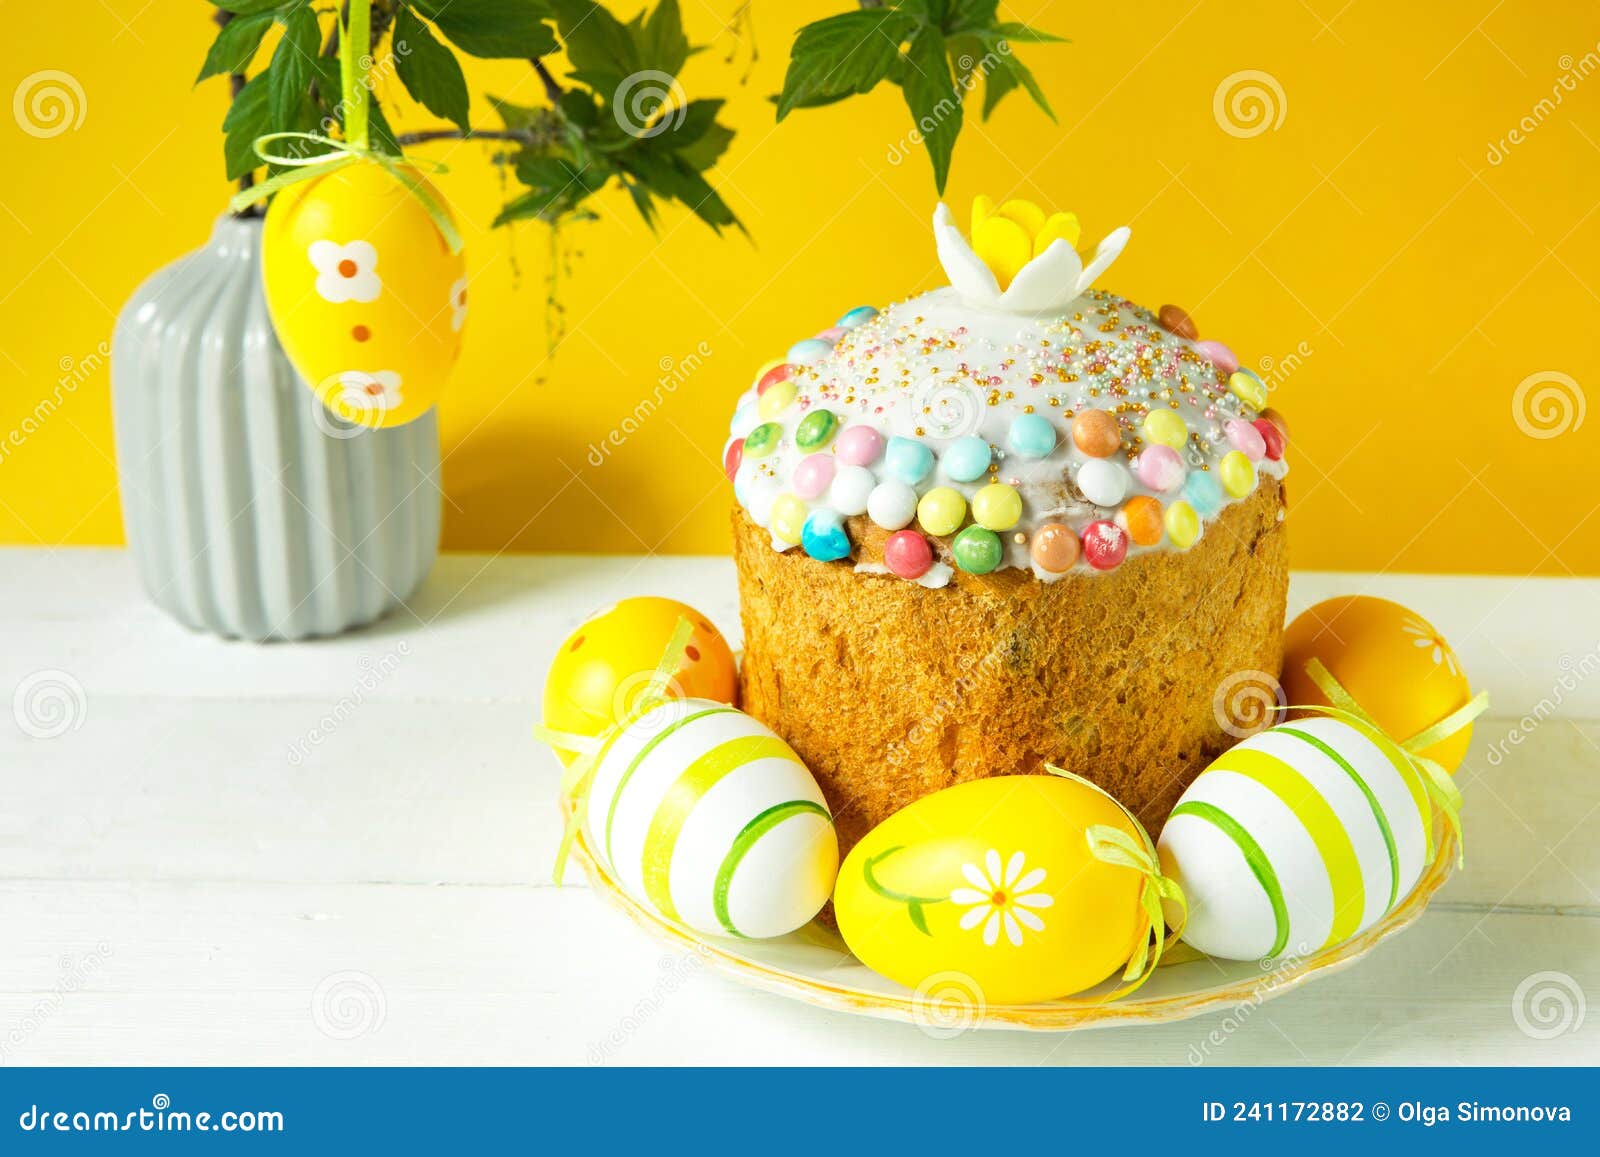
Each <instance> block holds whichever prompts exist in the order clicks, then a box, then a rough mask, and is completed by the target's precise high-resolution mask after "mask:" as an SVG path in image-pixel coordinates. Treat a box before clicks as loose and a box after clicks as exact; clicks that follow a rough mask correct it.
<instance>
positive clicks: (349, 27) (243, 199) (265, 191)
mask: <svg viewBox="0 0 1600 1157" xmlns="http://www.w3.org/2000/svg"><path fill="white" fill-rule="evenodd" d="M371 40H372V0H352V3H351V4H350V5H349V18H348V20H347V21H346V22H344V23H341V25H340V28H339V83H340V87H341V88H342V89H343V92H342V93H341V94H340V97H341V99H340V106H341V107H342V108H343V109H344V132H345V139H344V140H342V141H341V140H335V139H334V138H333V137H329V136H325V135H323V134H322V133H301V132H285V133H267V134H266V135H265V136H260V137H257V138H256V139H255V141H254V143H253V145H252V147H253V148H254V149H255V154H256V156H258V157H260V158H261V160H262V161H263V162H265V163H266V164H269V165H277V166H278V167H280V168H282V169H283V170H284V171H283V172H281V173H278V174H276V175H275V176H272V177H269V178H267V179H266V180H265V181H262V182H261V183H260V184H258V185H251V186H250V187H249V188H248V189H241V190H240V191H239V192H238V193H236V194H234V196H233V199H232V200H230V201H229V202H228V209H229V211H230V212H233V213H242V212H243V211H244V210H246V209H248V208H249V207H250V206H251V205H254V204H256V203H258V202H260V201H265V200H266V199H267V198H268V197H271V196H272V195H273V194H274V193H276V192H278V191H279V190H281V189H286V188H288V187H289V186H290V185H295V184H299V183H300V182H301V181H310V180H313V179H315V178H317V177H325V176H327V175H328V174H329V173H335V172H338V171H339V170H340V169H343V168H347V167H348V166H350V165H353V164H356V163H357V162H360V161H371V162H372V163H373V164H375V165H378V166H379V167H381V168H382V169H383V170H384V172H386V173H388V174H389V175H390V176H391V177H393V178H394V179H395V180H396V181H398V182H400V184H401V185H403V186H404V187H405V189H406V191H407V192H408V193H410V194H411V195H412V196H413V197H415V198H416V199H417V202H418V203H419V204H420V205H421V206H422V207H423V209H425V210H426V211H427V214H428V216H429V217H430V218H431V219H432V220H433V223H434V226H435V227H436V228H438V230H439V233H440V235H441V236H442V237H443V238H444V241H445V244H446V245H447V246H449V248H450V252H451V253H460V252H461V246H462V242H461V232H460V230H458V229H457V228H456V223H455V222H454V221H453V220H452V219H451V217H450V211H449V210H448V209H447V208H445V206H444V205H443V204H442V203H440V201H439V199H438V198H437V197H435V196H434V195H433V193H432V192H431V191H430V190H429V189H428V187H427V182H426V181H424V180H423V178H422V173H421V172H419V170H426V171H428V172H430V173H446V172H449V169H448V168H447V167H446V166H444V165H442V164H440V163H438V162H437V161H423V162H417V161H409V160H406V159H404V158H402V157H394V156H390V155H389V154H388V153H382V152H378V151H377V150H376V149H374V148H373V147H372V143H371V139H370V137H371V132H370V129H371V119H370V116H369V105H368V98H369V95H370V93H371V81H370V80H369V79H368V74H369V73H370V72H371V69H372V58H371V56H370V55H368V51H367V46H368V44H370V42H371ZM274 141H304V142H307V143H308V144H311V145H315V146H317V148H318V149H320V150H321V151H320V152H318V153H316V154H314V155H312V156H305V155H302V154H300V153H279V152H275V151H273V150H272V149H269V148H268V147H267V146H268V145H270V144H272V143H273V142H274Z"/></svg>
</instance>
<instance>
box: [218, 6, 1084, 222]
mask: <svg viewBox="0 0 1600 1157" xmlns="http://www.w3.org/2000/svg"><path fill="white" fill-rule="evenodd" d="M210 2H211V4H212V5H213V7H214V8H216V9H217V13H216V16H217V22H218V24H219V31H218V33H217V36H216V39H215V41H214V42H213V43H212V45H211V47H210V50H209V51H208V52H207V53H206V58H205V61H204V63H203V64H202V65H201V68H200V73H199V76H198V77H197V82H198V81H203V80H206V79H208V78H210V77H213V76H227V77H230V78H231V83H232V86H233V93H234V99H233V102H232V104H231V105H230V107H229V109H228V112H227V115H226V116H225V117H224V119H223V122H222V129H223V134H224V137H223V160H224V165H225V168H226V171H227V175H228V178H229V179H230V180H236V181H239V182H241V184H245V185H248V184H250V183H251V182H252V181H253V180H254V175H255V172H256V170H257V169H259V168H260V167H261V161H260V159H259V158H258V157H257V156H256V154H255V150H254V143H255V141H256V139H257V138H258V137H261V136H264V135H266V134H269V133H286V132H319V131H320V132H323V133H330V132H332V131H334V130H335V129H342V126H343V117H344V110H343V109H342V108H341V107H340V92H341V86H340V83H339V65H338V58H337V54H338V47H339V44H338V28H339V20H338V11H337V7H336V6H335V5H334V4H332V3H327V2H325V3H323V4H320V5H319V4H317V3H316V2H315V0H210ZM733 23H735V24H738V25H739V26H741V27H745V28H748V25H749V4H748V3H745V4H742V5H741V6H740V7H739V9H738V11H737V12H736V13H735V15H734V21H733ZM274 26H278V27H279V28H281V30H282V34H281V36H280V37H279V38H278V41H277V43H276V45H275V46H274V47H273V49H272V51H271V52H270V54H263V52H262V44H263V43H264V41H265V39H266V36H267V33H268V32H269V31H270V30H271V29H272V28H273V27H274ZM730 26H732V25H730ZM1056 39H1057V38H1056V37H1053V36H1050V35H1048V34H1045V33H1040V32H1036V31H1034V30H1032V29H1030V28H1027V27H1026V26H1024V25H1020V24H1014V23H1006V22H1003V21H1001V20H999V18H998V15H997V3H996V2H995V0H898V2H895V3H883V2H873V0H861V7H860V9H858V10H855V11H849V12H844V13H841V14H839V15H837V16H830V17H827V18H825V19H822V20H819V21H816V22H815V23H812V24H808V25H806V26H805V27H804V28H802V29H801V30H800V32H799V34H798V36H797V37H796V39H795V43H794V46H793V50H792V53H791V57H790V61H789V67H788V72H787V75H786V76H785V78H784V84H783V90H782V92H781V93H780V94H779V95H778V97H777V98H776V100H777V116H778V119H779V120H782V119H783V118H784V117H785V116H787V115H788V114H789V113H790V112H792V111H793V110H794V109H797V108H813V107H818V106H820V105H825V104H831V103H833V102H835V101H838V100H842V99H844V98H845V97H847V96H850V95H853V94H856V93H864V92H867V91H869V90H871V89H873V88H874V87H876V86H877V85H878V84H880V83H882V82H884V81H888V82H889V83H891V84H894V85H897V86H898V87H899V88H900V89H901V92H902V93H903V94H904V98H905V101H906V104H907V107H908V108H909V109H910V111H911V114H912V118H913V121H914V125H913V134H914V136H915V137H916V138H918V139H920V140H921V141H922V143H923V144H924V145H925V147H926V148H927V150H928V155H929V157H930V158H931V159H932V162H933V170H934V181H935V184H936V185H937V187H938V188H939V190H940V191H941V192H942V191H943V189H944V185H945V182H946V179H947V177H948V175H949V170H950V158H951V154H952V152H953V150H954V148H955V142H956V138H957V137H958V135H959V134H960V131H961V126H962V119H963V111H962V108H963V101H964V99H965V97H966V95H967V94H968V93H970V92H971V91H973V89H974V88H975V86H976V84H977V82H978V80H979V79H981V80H982V82H983V86H984V102H983V116H984V117H985V118H987V117H988V115H989V114H990V112H992V111H993V109H994V106H995V105H996V104H997V103H998V102H999V101H1000V100H1001V99H1002V98H1003V97H1004V96H1005V95H1006V94H1007V93H1008V92H1010V91H1011V90H1013V89H1016V88H1019V87H1020V88H1023V89H1025V90H1026V91H1027V92H1028V93H1030V94H1031V95H1032V97H1033V99H1034V100H1035V101H1036V102H1037V103H1038V104H1039V106H1040V107H1041V108H1043V109H1044V110H1045V112H1046V113H1050V107H1049V104H1048V102H1047V101H1046V99H1045V97H1044V94H1043V92H1042V91H1041V89H1040V88H1039V85H1038V83H1037V81H1036V80H1035V79H1034V77H1033V74H1032V73H1031V72H1029V71H1028V69H1027V68H1026V67H1025V66H1024V65H1023V64H1022V62H1021V61H1020V60H1018V59H1017V58H1016V55H1015V53H1014V51H1013V49H1012V45H1013V43H1043V42H1048V41H1054V40H1056ZM705 47H706V46H704V45H691V44H690V43H689V40H688V37H687V36H686V34H685V33H684V29H683V20H682V14H681V12H680V9H679V3H678V0H657V3H655V4H654V5H653V6H650V7H647V8H646V9H645V10H643V11H641V12H639V13H638V14H637V15H636V16H635V17H634V18H633V19H631V20H628V21H622V20H620V19H619V18H617V17H616V16H615V15H613V14H612V12H611V11H610V9H609V8H608V7H607V6H606V5H603V4H599V3H596V2H594V0H374V3H373V6H372V35H371V44H370V52H371V55H372V57H373V60H374V67H373V73H374V75H375V77H378V78H382V77H386V76H389V75H392V76H393V77H395V78H396V79H398V81H399V83H400V85H402V86H403V87H404V89H405V91H406V92H407V93H408V94H409V95H410V96H411V98H412V99H413V100H415V101H416V102H417V103H418V104H419V105H421V106H422V107H423V108H425V109H427V110H428V112H430V113H432V114H433V115H434V116H437V117H439V118H440V119H441V120H442V121H445V122H448V124H449V125H451V126H453V127H449V128H446V127H435V128H426V129H421V130H418V131H415V132H410V133H402V134H397V133H395V131H394V130H393V128H392V127H391V126H390V123H389V121H388V119H387V117H386V116H385V113H384V109H383V106H382V104H381V102H380V100H379V97H378V94H377V93H376V92H374V93H372V94H371V97H370V99H369V100H368V102H367V105H368V109H369V117H370V135H371V141H372V146H373V147H374V148H377V149H380V150H382V151H384V152H388V153H391V154H396V155H398V154H400V153H401V152H402V151H403V149H404V148H406V147H408V146H411V145H416V144H421V143H424V142H428V141H436V140H445V139H462V140H478V141H485V142H493V143H496V144H498V145H500V146H503V147H501V148H499V149H497V150H496V152H495V153H494V155H493V158H492V159H493V160H494V161H495V162H496V163H497V164H500V165H502V166H504V167H505V169H506V170H507V171H508V172H509V173H511V174H512V175H514V176H515V178H516V180H517V181H518V182H519V184H520V186H521V188H520V189H519V190H518V191H517V192H516V193H515V195H513V196H512V197H511V198H510V200H509V201H508V202H507V203H506V204H505V205H504V206H503V207H502V208H501V210H500V212H499V214H498V216H497V217H496V219H495V224H497V225H498V224H503V223H505V222H509V221H517V220H527V219H533V220H540V221H544V222H546V223H549V224H552V225H554V224H558V223H560V222H561V221H563V220H566V219H569V218H574V217H585V216H593V211H592V209H590V208H589V203H590V199H591V198H592V197H594V195H595V194H597V193H599V192H600V191H601V190H602V189H604V188H606V187H607V186H608V185H609V184H611V183H612V182H613V181H614V182H616V183H617V184H619V185H621V186H622V187H623V188H624V189H625V190H626V191H627V193H628V196H629V197H630V199H631V200H632V202H633V204H634V206H635V208H636V209H637V210H638V212H639V213H640V215H641V216H642V217H643V218H644V219H645V221H646V222H647V223H649V224H650V225H651V227H652V228H654V227H655V224H656V222H657V220H658V219H659V214H660V206H661V203H663V202H673V201H675V202H677V203H679V204H680V205H682V206H684V207H685V208H687V209H688V210H689V211H690V212H692V213H694V214H695V215H696V216H697V217H699V218H700V219H701V220H702V221H704V222H705V223H706V224H707V225H709V226H711V228H712V229H714V230H717V231H718V232H720V231H721V230H722V229H723V228H724V227H726V226H734V227H736V228H740V229H742V228H743V227H742V225H740V223H739V221H738V218H737V217H736V216H735V215H734V213H733V211H732V209H730V208H729V207H728V205H727V203H726V202H725V201H724V200H723V199H722V197H721V195H720V194H719V193H718V192H717V190H716V189H715V188H714V187H713V185H712V183H711V181H710V179H709V178H708V177H707V172H708V170H710V169H711V168H712V167H713V166H714V165H715V164H716V163H717V161H718V159H719V158H721V157H722V155H723V154H724V153H725V152H726V151H727V149H728V146H729V145H730V144H731V143H732V141H733V136H734V133H733V130H732V129H731V128H729V127H728V126H727V125H725V124H723V123H721V122H720V121H719V120H718V119H717V118H718V116H719V115H720V113H721V111H722V108H723V105H724V101H722V100H721V99H699V100H688V99H687V98H686V97H685V96H684V94H683V89H682V87H681V85H680V84H679V82H678V79H677V78H678V74H679V72H680V71H681V70H682V69H683V68H684V66H685V64H686V63H687V62H688V60H689V58H690V57H691V56H692V55H694V54H695V53H697V52H700V51H702V50H703V49H704V48H705ZM557 52H561V53H563V54H564V55H565V58H566V63H567V66H568V71H567V74H566V75H565V76H564V77H561V78H557V77H556V76H555V75H554V73H552V71H551V70H550V68H549V67H548V66H547V64H546V63H545V58H546V57H550V56H552V55H553V54H555V53H557ZM462 54H464V55H466V56H469V57H478V58H484V59H517V60H526V61H527V62H528V63H529V65H530V66H531V67H532V68H533V69H534V71H535V73H536V74H537V76H538V78H539V80H540V83H541V86H542V89H543V94H544V97H545V103H544V104H541V105H518V104H513V103H511V102H509V101H505V100H501V99H498V98H496V97H494V96H488V97H487V99H488V100H489V103H490V104H491V106H492V107H493V108H494V110H495V112H496V114H497V115H498V117H499V119H500V125H499V126H498V127H482V126H475V125H473V124H472V123H471V117H470V113H471V98H470V95H469V91H468V87H467V80H466V75H465V72H464V70H463V68H462V63H461V59H460V56H461V55H462ZM263 55H265V62H264V64H261V66H260V67H256V66H257V63H258V57H262V56H263ZM253 68H254V69H255V71H254V72H253V73H252V69H253ZM1051 115H1052V116H1053V114H1051ZM269 175H271V169H270V168H269Z"/></svg>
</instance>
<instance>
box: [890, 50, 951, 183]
mask: <svg viewBox="0 0 1600 1157" xmlns="http://www.w3.org/2000/svg"><path fill="white" fill-rule="evenodd" d="M900 91H901V92H902V93H904V94H905V98H906V105H907V107H909V108H910V109H911V118H912V120H914V121H915V122H916V126H917V131H918V132H919V133H921V134H922V144H923V147H924V148H926V149H927V150H928V159H929V160H931V161H932V162H933V184H934V187H935V188H936V189H937V190H938V191H939V192H940V193H943V192H944V186H945V181H946V180H947V179H948V178H949V176H950V156H951V154H952V153H953V152H955V147H956V138H957V137H958V136H960V135H961V119H962V112H961V93H960V92H959V91H957V89H956V86H955V82H954V81H953V80H952V79H951V76H950V61H949V59H948V57H947V56H946V53H945V43H944V34H943V33H941V32H940V31H939V30H938V29H937V28H934V27H933V26H932V25H925V26H924V27H923V28H922V29H921V30H920V31H918V32H917V34H916V35H915V36H914V37H912V38H911V44H910V45H909V46H908V47H907V49H906V70H905V76H904V77H903V78H902V80H901V82H900Z"/></svg>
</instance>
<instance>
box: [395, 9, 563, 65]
mask: <svg viewBox="0 0 1600 1157" xmlns="http://www.w3.org/2000/svg"><path fill="white" fill-rule="evenodd" d="M408 6H409V7H411V8H415V9H416V10H417V11H418V12H419V13H420V14H421V15H423V16H425V17H427V18H428V19H429V20H431V21H432V22H433V23H434V24H435V25H437V26H438V28H439V31H440V32H443V33H444V34H445V36H447V37H448V38H449V39H450V42H451V43H452V44H454V45H455V46H456V47H457V48H459V49H461V51H463V52H466V53H470V54H471V55H473V56H481V57H487V58H490V59H516V58H526V57H530V56H543V55H545V54H546V53H550V52H554V51H555V50H556V38H555V34H554V33H552V32H551V31H550V28H549V26H548V25H546V24H545V23H544V19H545V17H546V16H548V15H549V14H550V8H549V5H547V4H545V3H543V2H542V0H409V4H408Z"/></svg>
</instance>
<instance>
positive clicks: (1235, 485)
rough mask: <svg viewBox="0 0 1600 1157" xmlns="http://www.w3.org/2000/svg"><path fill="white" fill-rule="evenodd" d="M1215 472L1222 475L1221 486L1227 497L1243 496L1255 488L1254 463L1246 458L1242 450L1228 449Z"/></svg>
mask: <svg viewBox="0 0 1600 1157" xmlns="http://www.w3.org/2000/svg"><path fill="white" fill-rule="evenodd" d="M1217 473H1218V474H1220V475H1222V488H1223V489H1224V490H1226V491H1227V492H1228V495H1229V497H1232V498H1243V497H1244V496H1245V495H1246V494H1249V493H1250V492H1251V491H1252V490H1254V489H1255V488H1256V464H1255V463H1254V462H1252V461H1250V459H1249V458H1246V457H1245V456H1244V453H1243V451H1240V450H1230V451H1228V452H1227V453H1226V454H1224V455H1223V456H1222V461H1221V462H1220V463H1219V464H1218V466H1217Z"/></svg>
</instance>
